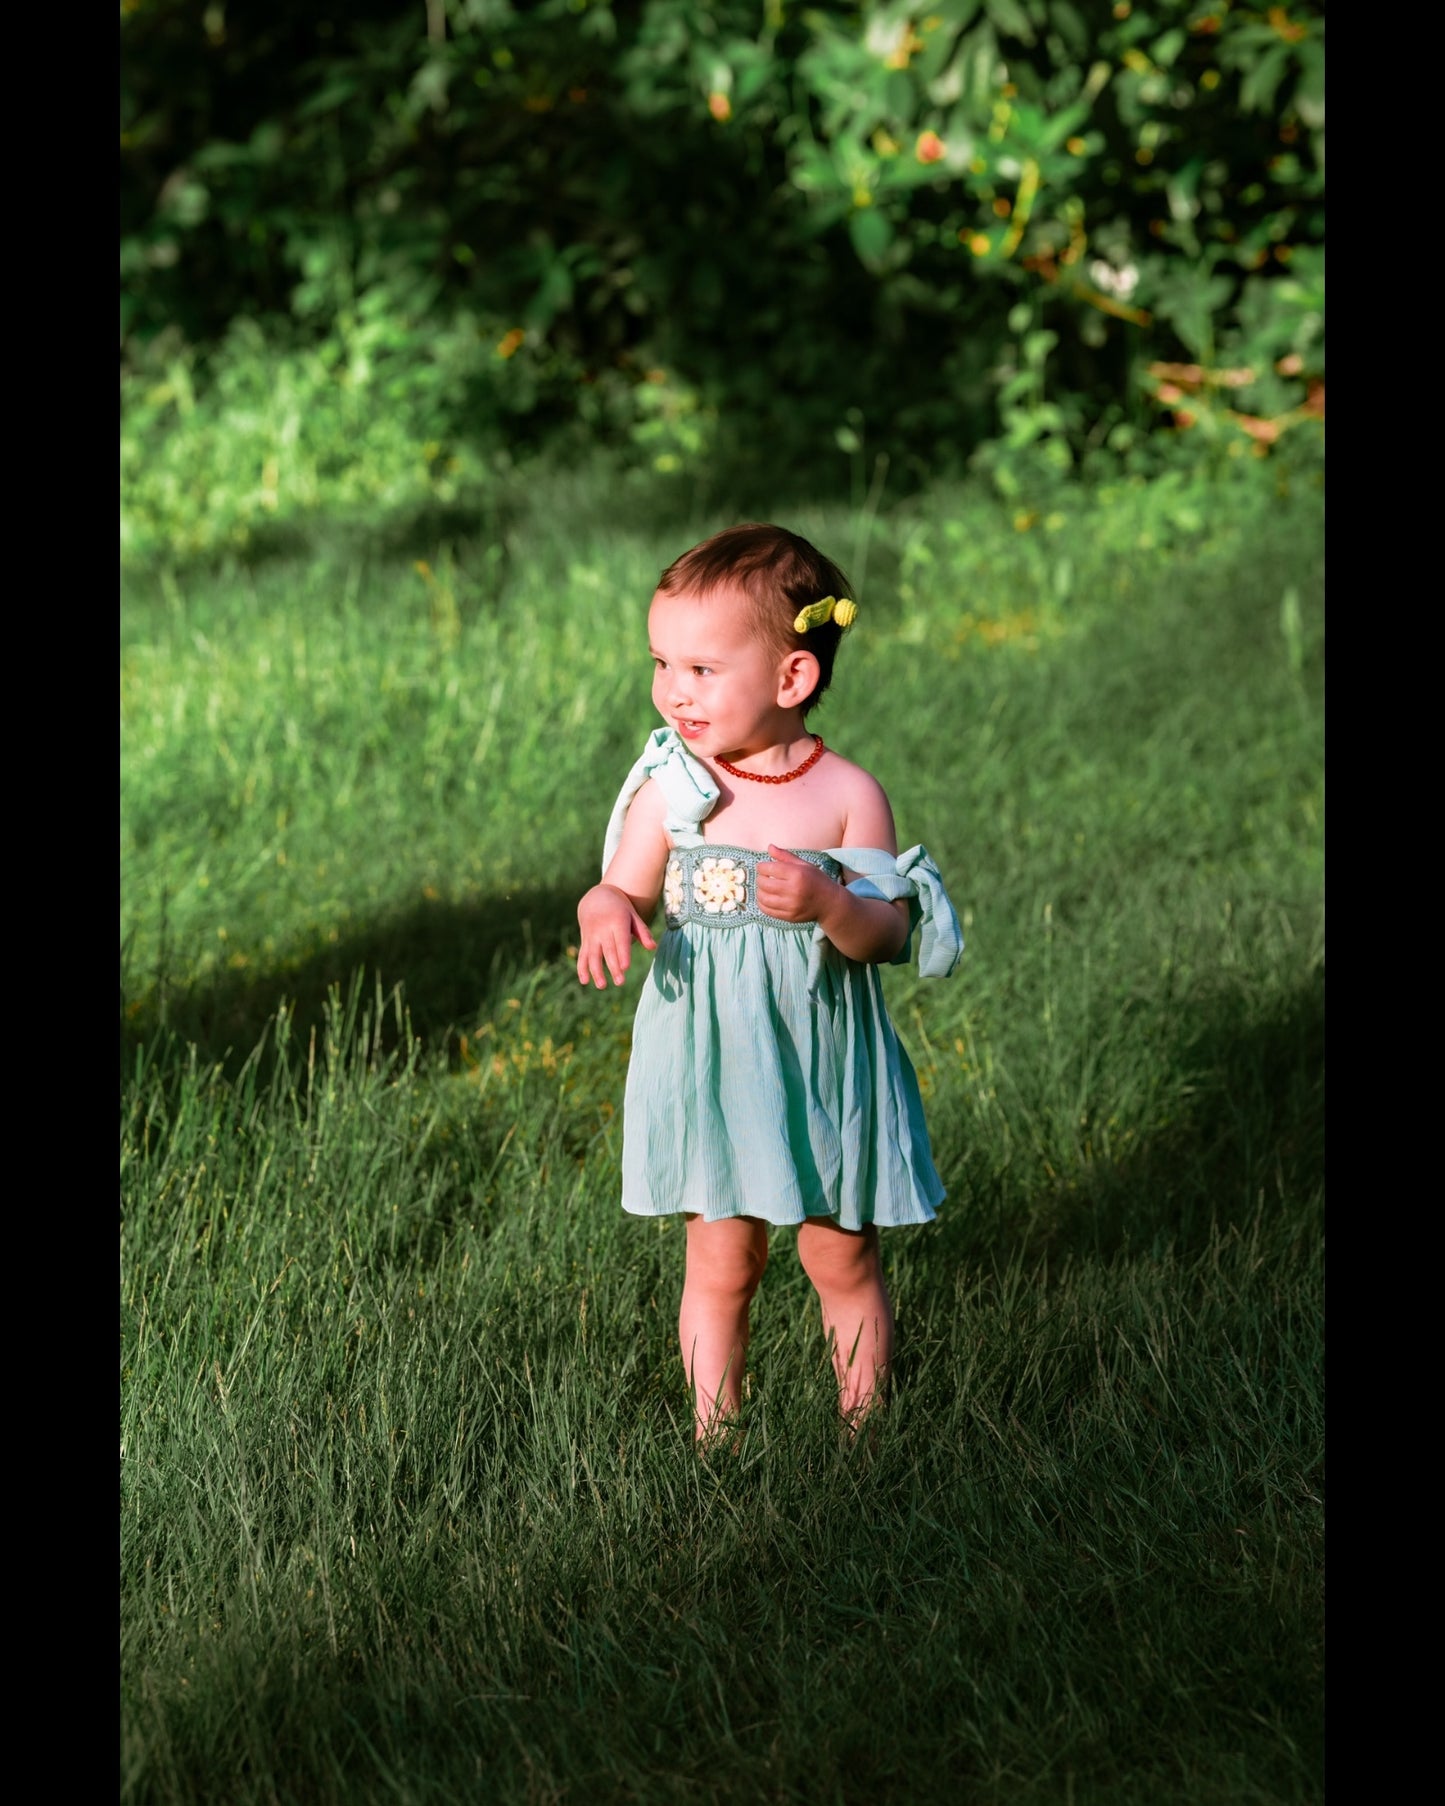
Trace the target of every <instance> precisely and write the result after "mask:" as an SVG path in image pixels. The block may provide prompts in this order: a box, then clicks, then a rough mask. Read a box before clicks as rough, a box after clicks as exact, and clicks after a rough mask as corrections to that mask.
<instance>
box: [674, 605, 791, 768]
mask: <svg viewBox="0 0 1445 1806" xmlns="http://www.w3.org/2000/svg"><path fill="white" fill-rule="evenodd" d="M647 632H648V639H649V641H650V644H651V647H652V658H653V673H652V701H653V704H654V706H655V707H656V709H657V712H658V714H659V715H661V716H662V718H663V720H664V721H665V722H666V723H667V724H668V726H669V727H673V728H676V729H677V732H678V733H679V734H680V735H681V737H682V738H683V739H684V740H685V741H686V742H687V743H688V745H689V746H690V747H691V748H692V749H693V751H694V752H697V753H700V754H701V755H702V756H703V757H704V758H724V759H741V758H746V757H748V756H749V755H750V754H752V753H757V752H762V751H763V750H764V749H765V748H767V747H769V746H774V745H776V744H777V742H778V741H779V739H781V738H783V737H785V736H786V735H787V734H788V733H789V732H796V731H797V723H796V719H790V711H789V709H788V708H787V706H786V705H785V704H784V702H783V701H782V700H781V694H782V692H783V689H784V677H785V673H784V663H785V661H784V660H783V659H782V658H780V657H779V656H778V653H777V652H776V650H775V649H774V648H772V647H770V646H767V645H765V644H764V642H763V641H762V640H760V639H759V638H758V637H757V634H756V632H755V630H754V629H753V627H752V625H751V623H750V621H749V619H748V612H747V605H746V603H745V602H744V601H743V599H742V598H741V597H738V596H734V595H730V594H729V593H728V592H727V591H725V590H716V591H714V592H712V593H711V594H710V595H709V596H708V597H707V598H706V599H705V600H700V599H699V598H697V597H695V596H686V595H678V596H662V595H658V596H654V597H653V599H652V607H651V609H650V610H649V612H648V616H647Z"/></svg>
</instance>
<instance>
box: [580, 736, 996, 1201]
mask: <svg viewBox="0 0 1445 1806" xmlns="http://www.w3.org/2000/svg"><path fill="white" fill-rule="evenodd" d="M649 777H650V778H652V779H654V780H655V781H656V782H657V784H658V786H659V788H660V789H661V790H662V792H663V795H664V798H665V800H666V804H667V813H666V818H665V825H666V828H667V831H668V834H669V836H670V838H671V840H672V843H673V849H674V850H673V852H672V854H671V855H670V857H669V859H668V862H667V869H666V873H665V876H664V880H663V898H662V902H663V911H664V914H665V916H666V919H667V929H666V932H665V933H664V934H663V936H662V937H661V940H660V941H659V944H658V949H657V953H656V954H655V956H654V958H653V962H652V969H651V971H650V973H649V975H648V978H647V980H646V983H645V986H644V989H643V994H642V998H641V1001H640V1002H639V1004H638V1007H637V1015H636V1019H635V1021H634V1024H633V1031H632V1055H631V1060H630V1063H629V1066H628V1073H627V1090H626V1103H625V1110H624V1118H623V1139H622V1206H623V1209H624V1210H628V1211H631V1212H632V1213H633V1214H634V1215H637V1216H666V1215H671V1214H674V1213H676V1212H678V1211H686V1212H690V1213H691V1212H695V1213H697V1214H698V1215H701V1216H704V1217H707V1218H709V1219H712V1218H717V1217H733V1216H747V1217H761V1218H763V1219H765V1220H766V1221H767V1222H770V1223H801V1222H802V1221H803V1220H804V1218H805V1217H823V1216H825V1217H831V1218H832V1219H833V1220H834V1221H835V1222H836V1223H837V1224H838V1225H839V1226H840V1227H841V1228H844V1229H854V1230H857V1229H861V1228H863V1227H864V1226H865V1225H866V1224H868V1223H876V1224H878V1225H879V1226H880V1227H896V1226H899V1225H902V1224H905V1223H926V1222H929V1221H930V1220H931V1219H932V1217H933V1214H934V1211H935V1210H936V1208H937V1206H938V1205H939V1203H940V1202H941V1201H942V1199H943V1196H944V1190H943V1185H942V1183H941V1181H940V1179H939V1176H938V1171H937V1169H936V1167H935V1166H934V1163H933V1156H932V1153H931V1152H930V1150H929V1145H928V1131H927V1128H926V1126H925V1124H924V1119H923V1104H922V1100H921V1099H920V1097H919V1093H918V1080H917V1077H916V1076H915V1074H914V1070H913V1066H912V1063H911V1062H910V1060H909V1058H908V1055H907V1054H906V1053H905V1052H904V1050H903V1048H902V1046H901V1045H900V1044H899V1040H898V1036H897V1033H896V1032H895V1030H894V1027H893V1024H892V1022H891V1021H890V1020H889V1017H888V1011H887V1007H886V1005H885V1003H884V999H883V987H882V982H881V978H880V974H879V970H878V968H877V967H876V966H872V965H865V964H862V963H860V962H859V961H857V960H850V959H846V958H844V956H843V955H842V954H840V953H839V952H838V950H837V949H836V948H835V947H833V946H832V945H831V943H830V942H829V941H828V940H827V938H826V937H825V936H824V934H823V932H822V930H821V929H820V928H818V927H817V925H816V924H814V923H811V922H802V923H794V922H782V921H779V920H777V918H776V917H772V916H768V915H766V914H764V913H763V911H762V910H761V909H760V908H759V907H758V904H757V901H756V893H755V880H756V871H757V867H758V865H759V864H760V863H762V862H763V860H764V859H765V858H766V855H764V854H760V853H755V852H752V851H750V850H749V849H747V848H744V847H730V846H723V845H719V844H717V843H715V842H709V841H705V840H704V839H703V837H702V834H701V832H700V831H699V828H700V824H701V822H702V821H704V820H705V819H706V817H707V815H708V813H709V812H710V811H711V809H712V808H713V806H714V804H715V803H716V802H717V798H718V791H717V787H716V785H715V784H714V783H713V781H712V779H711V777H710V775H709V774H708V772H707V770H706V768H705V767H703V766H702V765H700V764H699V763H698V761H697V760H696V759H694V758H693V757H692V755H691V754H690V753H689V752H688V751H687V749H686V747H685V746H684V744H683V742H682V741H681V740H680V739H679V738H678V736H677V735H676V733H675V732H673V730H672V729H670V728H659V729H657V730H656V731H655V732H654V733H653V734H652V735H651V736H650V737H649V740H648V744H647V747H646V749H645V750H644V752H643V755H642V757H641V758H640V759H639V760H638V761H637V763H636V764H635V765H634V766H633V768H632V771H631V772H630V773H629V775H628V779H627V782H626V784H624V786H623V789H622V793H621V795H620V796H619V797H618V799H617V804H616V807H615V808H614V810H613V813H612V820H611V822H610V823H609V826H608V835H607V846H606V851H605V854H604V858H603V869H604V870H605V869H606V867H607V865H608V863H609V862H610V860H611V858H612V854H613V853H614V851H615V850H616V846H617V842H618V840H619V839H620V837H621V833H622V824H623V821H624V820H625V818H626V814H627V807H628V805H629V804H630V802H631V800H632V798H633V796H634V795H635V794H636V793H637V791H638V790H639V789H640V788H641V786H642V784H643V783H644V782H645V781H646V780H647V779H648V778H649ZM794 850H795V851H796V852H797V854H798V857H800V858H803V859H807V860H809V861H811V862H812V863H813V864H814V865H816V866H818V867H819V869H820V870H822V871H824V872H827V873H828V874H829V875H830V876H831V877H834V878H837V879H839V880H840V881H841V874H842V869H843V864H844V863H845V862H846V865H847V866H848V867H849V868H850V869H851V870H852V871H854V872H856V873H859V874H861V876H860V877H858V878H857V879H855V880H854V881H853V882H852V883H851V884H850V887H849V888H850V889H852V890H854V891H856V892H858V893H859V894H860V895H864V896H871V897H881V898H884V899H887V900H890V901H891V900H894V899H897V898H899V897H907V898H908V899H909V905H910V917H911V929H910V942H909V943H905V945H904V948H903V949H902V951H901V952H900V953H899V955H898V956H897V958H896V960H895V961H894V962H893V963H894V964H901V963H903V962H904V961H906V960H907V959H908V957H909V947H910V944H911V941H912V938H913V931H915V930H916V931H917V935H918V940H919V967H920V971H921V972H922V973H923V975H924V976H926V977H943V976H946V975H947V974H948V973H950V972H952V971H953V970H954V968H955V966H956V965H957V964H958V959H959V955H960V953H961V952H962V948H963V937H962V934H961V932H960V930H959V925H958V918H957V916H956V915H955V913H954V910H953V906H952V904H951V903H950V902H949V900H948V895H947V892H946V891H945V890H944V887H943V880H942V878H941V876H940V875H939V872H938V868H937V867H936V866H935V865H934V864H933V861H932V860H931V859H930V858H929V857H928V855H927V853H926V852H925V851H924V849H923V848H922V847H913V848H911V849H910V850H909V851H908V852H907V853H904V854H900V855H899V856H897V857H896V858H895V856H894V855H893V854H891V853H888V852H885V851H883V850H882V849H879V848H869V847H834V848H831V849H829V850H827V851H818V850H815V849H810V848H798V849H794Z"/></svg>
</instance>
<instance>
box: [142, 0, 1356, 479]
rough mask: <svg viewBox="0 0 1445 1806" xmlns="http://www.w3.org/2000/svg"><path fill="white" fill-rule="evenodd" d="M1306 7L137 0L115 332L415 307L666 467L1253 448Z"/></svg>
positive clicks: (1304, 246) (1058, 463)
mask: <svg viewBox="0 0 1445 1806" xmlns="http://www.w3.org/2000/svg"><path fill="white" fill-rule="evenodd" d="M1323 41H1324V24H1323V16H1322V8H1321V7H1319V6H1318V5H1314V4H1309V5H1298V4H1296V5H1293V6H1289V7H1284V6H1276V7H1271V8H1269V9H1268V10H1267V11H1262V10H1259V9H1256V8H1253V7H1247V6H1239V5H1233V4H1230V3H1229V0H1213V3H1212V4H1205V3H1201V0H1149V3H1148V4H1141V5H1132V4H1130V0H1118V3H1117V4H1115V5H1111V6H1102V5H1098V4H1088V3H1084V4H1079V5H1073V4H1069V3H1068V0H928V3H918V0H893V3H892V4H887V5H871V4H865V5H858V4H846V3H843V0H828V3H825V4H821V5H818V6H815V7H812V8H807V9H799V8H793V7H788V6H786V5H784V4H783V0H766V3H765V4H764V5H763V7H762V8H758V7H757V6H755V5H753V4H748V5H743V4H741V0H719V3H710V4H707V5H703V4H702V3H701V0H642V3H641V4H633V5H622V4H618V5H607V4H602V3H595V0H544V3H542V4H538V5H531V6H525V7H524V6H516V5H512V4H510V3H509V0H432V4H430V5H429V6H428V7H426V8H420V7H413V6H408V7H406V8H404V9H403V8H401V7H400V6H399V5H397V4H395V0H373V3H372V4H370V5H362V6H359V7H356V8H352V9H349V10H348V11H347V13H346V14H344V15H341V14H337V15H327V14H325V13H323V12H318V11H317V10H316V9H307V14H306V17H305V18H304V19H302V20H299V21H298V20H297V19H295V18H293V17H292V16H291V13H290V9H281V8H279V7H275V6H271V5H260V6H257V7H253V8H250V9H248V11H247V16H246V17H245V19H244V20H239V19H231V18H228V17H227V16H226V14H225V13H224V9H221V8H210V9H208V10H207V11H206V13H205V14H204V19H203V21H202V28H200V29H198V27H197V22H196V17H195V10H194V9H193V8H191V7H190V6H184V5H181V4H180V3H179V0H151V3H150V4H145V5H141V4H139V3H136V4H134V5H132V7H131V9H130V11H129V12H128V13H126V14H124V16H123V52H124V55H123V87H124V94H123V107H122V113H123V125H124V131H123V135H122V149H123V165H124V170H125V178H126V179H125V184H124V194H123V214H124V218H123V226H124V236H123V245H122V271H123V277H124V298H123V311H122V342H123V345H124V346H125V347H126V348H127V350H128V351H129V352H130V353H131V354H132V361H134V352H135V350H136V348H137V347H138V346H139V345H140V344H142V343H143V342H145V341H146V340H148V339H150V338H151V337H153V336H154V335H156V334H157V333H159V332H160V331H161V330H162V329H163V328H165V327H168V326H173V327H176V328H178V329H179V330H180V331H181V332H182V333H183V334H184V335H185V336H186V337H187V338H188V339H191V340H197V341H201V342H212V341H214V340H215V339H216V338H218V337H219V336H220V335H221V334H222V333H223V332H224V330H225V329H226V327H227V326H228V325H229V323H230V322H231V321H232V320H233V319H234V318H236V317H237V316H238V315H242V314H253V315H258V316H261V317H265V316H267V315H275V316H278V317H279V316H286V317H289V319H290V320H291V321H292V322H293V323H294V324H295V325H296V326H297V327H298V328H299V329H300V330H301V331H302V333H303V334H304V335H306V336H307V337H308V338H309V340H310V341H312V342H315V341H318V340H326V339H327V338H329V337H336V336H338V335H339V336H340V337H341V338H342V339H343V340H345V341H346V343H347V345H348V346H354V345H355V344H356V343H357V342H358V341H365V339H366V336H367V334H368V333H370V334H372V335H373V339H374V341H376V346H374V348H376V347H379V342H380V341H381V340H382V339H386V340H388V341H389V345H390V349H391V350H392V351H393V353H394V354H395V355H397V356H398V357H399V358H401V359H402V360H403V361H406V360H407V359H408V358H409V359H410V361H411V363H413V364H415V365H416V366H417V367H418V368H420V366H421V365H422V364H423V362H424V361H425V360H426V358H428V357H429V356H430V354H431V349H432V344H433V341H434V340H436V341H439V344H438V355H437V366H438V371H439V373H441V374H444V375H445V377H446V396H445V405H446V408H447V409H448V411H449V418H450V419H453V420H455V421H457V422H459V423H460V425H461V427H462V428H463V429H464V430H466V431H467V432H469V433H470V434H472V435H474V436H477V437H480V438H483V439H484V438H486V436H487V435H488V434H491V435H492V436H493V437H497V436H500V437H503V438H506V439H507V440H508V441H509V442H515V441H516V440H518V439H522V440H531V441H535V440H537V439H541V438H546V437H549V436H551V435H553V434H555V432H556V431H557V430H558V429H559V428H560V427H567V426H574V425H575V426H578V427H581V428H583V429H585V430H587V431H588V432H591V433H593V434H600V435H602V436H604V437H607V438H611V439H613V440H615V441H620V442H623V443H628V444H631V445H632V446H633V447H634V448H635V449H636V450H637V451H638V452H639V453H640V455H642V456H643V457H645V458H648V459H650V460H652V461H654V462H658V463H660V464H661V466H662V467H663V468H664V469H666V468H670V467H672V466H673V465H675V464H677V463H679V462H683V463H685V462H686V461H687V460H689V459H693V460H697V459H700V458H701V457H702V456H703V455H704V454H708V455H711V456H724V455H727V454H729V453H731V454H732V455H733V456H734V457H738V456H742V457H746V458H748V459H750V460H755V459H757V458H758V457H759V456H766V455H774V456H775V457H776V459H777V461H778V463H779V464H780V465H782V464H787V463H789V462H795V461H796V460H797V459H798V457H799V456H805V457H806V456H811V457H812V458H815V459H817V458H836V457H837V455H838V454H839V452H840V451H841V452H842V454H843V455H844V456H845V457H851V456H854V455H855V454H856V452H857V450H858V448H859V446H860V445H866V446H867V447H869V448H870V449H883V448H885V447H887V448H890V449H892V450H893V451H894V453H895V455H899V454H902V455H904V456H905V457H906V459H907V461H908V463H909V466H910V468H911V469H912V471H913V473H914V474H915V475H917V476H919V477H925V476H928V475H932V474H935V473H936V472H937V470H938V469H939V468H940V467H943V466H947V465H948V464H950V463H956V462H958V461H960V460H962V459H963V458H964V457H966V456H967V455H969V454H970V453H971V452H973V451H974V450H975V449H976V448H977V447H978V446H979V445H980V444H982V443H984V442H991V443H992V444H993V445H994V447H995V450H994V453H993V464H994V468H995V469H996V470H999V471H1002V472H1005V473H1006V472H1007V471H1008V470H1009V469H1010V468H1015V469H1016V468H1018V467H1019V461H1020V460H1021V459H1024V460H1025V461H1026V467H1027V468H1029V469H1030V470H1035V469H1038V468H1040V467H1041V468H1043V469H1045V470H1047V469H1048V468H1050V467H1053V468H1063V467H1064V466H1067V465H1072V464H1074V463H1076V462H1077V461H1078V460H1079V459H1080V458H1081V457H1084V456H1086V455H1088V454H1089V453H1090V452H1094V451H1097V450H1098V449H1099V448H1100V447H1103V446H1108V445H1113V446H1114V447H1115V448H1116V449H1120V448H1125V447H1127V446H1128V445H1129V444H1130V443H1131V442H1133V441H1135V440H1137V438H1138V437H1139V436H1140V435H1141V434H1145V433H1147V432H1149V431H1150V430H1152V429H1153V428H1154V427H1155V426H1158V425H1163V426H1166V427H1177V426H1179V425H1186V426H1194V425H1198V424H1201V423H1203V424H1204V425H1205V426H1206V430H1208V429H1209V427H1211V426H1213V427H1218V428H1220V429H1221V430H1224V431H1227V432H1234V433H1243V434H1244V435H1247V436H1250V437H1253V438H1254V439H1255V440H1256V442H1259V443H1268V442H1270V441H1272V440H1273V439H1274V438H1276V437H1277V436H1278V435H1279V433H1280V432H1281V431H1282V430H1285V429H1286V428H1288V427H1289V426H1291V425H1293V424H1294V423H1295V422H1297V421H1299V420H1302V419H1304V418H1306V417H1307V416H1308V415H1309V414H1311V413H1318V412H1319V411H1320V407H1321V405H1322V404H1321V397H1322V384H1323V374H1324V348H1323V319H1324V302H1323V249H1322V245H1323V217H1322V191H1323V167H1324V154H1323V130H1324V102H1323ZM458 335H460V339H461V340H462V341H464V342H465V346H466V351H465V354H464V355H462V356H461V358H460V364H458V361H457V355H456V347H457V342H458ZM347 356H348V357H350V356H351V352H350V351H349V350H348V352H347Z"/></svg>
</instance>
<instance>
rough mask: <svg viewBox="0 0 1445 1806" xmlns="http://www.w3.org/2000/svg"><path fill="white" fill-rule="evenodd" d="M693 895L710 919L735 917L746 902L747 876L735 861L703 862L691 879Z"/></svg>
mask: <svg viewBox="0 0 1445 1806" xmlns="http://www.w3.org/2000/svg"><path fill="white" fill-rule="evenodd" d="M692 894H693V896H694V897H696V899H697V901H698V903H699V904H700V905H701V907H702V908H703V909H704V910H705V911H706V913H707V914H708V915H710V916H716V915H724V916H730V915H736V913H737V912H738V910H740V909H741V908H742V906H743V904H744V903H746V901H747V896H748V881H747V872H746V870H745V869H744V868H743V867H742V866H740V865H739V864H738V862H737V861H736V860H735V859H717V858H709V859H704V860H703V861H702V863H701V864H700V865H699V866H698V868H697V870H696V871H695V872H694V873H693V875H692Z"/></svg>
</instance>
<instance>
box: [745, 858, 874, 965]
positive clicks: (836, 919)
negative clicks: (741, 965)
mask: <svg viewBox="0 0 1445 1806" xmlns="http://www.w3.org/2000/svg"><path fill="white" fill-rule="evenodd" d="M860 844H861V843H860ZM875 844H876V843H875ZM885 850H886V851H889V852H895V853H896V852H897V850H898V849H897V848H896V847H890V848H886V849H885ZM758 903H759V905H760V906H761V907H762V908H763V909H765V910H766V911H767V912H768V914H769V915H770V916H777V918H778V919H779V921H783V922H816V923H817V924H818V926H819V927H820V928H821V929H822V930H823V933H824V934H826V935H827V937H828V939H829V940H830V941H831V942H832V943H833V945H834V946H835V947H836V948H837V949H838V951H839V952H840V953H841V954H842V955H843V957H844V958H845V959H856V960H859V961H861V962H862V963H863V964H865V965H884V964H886V963H887V962H888V961H889V960H890V959H892V958H893V956H894V954H896V953H897V952H898V950H899V949H900V948H901V947H902V945H903V943H904V942H905V941H906V940H907V939H908V901H907V899H906V898H900V899H899V901H898V902H896V903H884V902H882V901H881V900H880V899H878V898H877V897H858V896H855V895H854V894H853V892H852V891H850V890H848V889H847V888H846V886H845V885H842V884H838V883H836V882H835V881H834V880H833V879H832V878H830V877H829V876H828V875H827V873H826V872H820V871H819V870H818V868H817V866H816V865H812V864H810V863H809V861H808V860H806V859H799V858H797V857H796V856H795V855H794V854H792V853H789V852H787V851H785V849H784V848H782V847H774V846H770V847H769V848H768V859H767V864H766V865H760V866H759V867H758Z"/></svg>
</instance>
